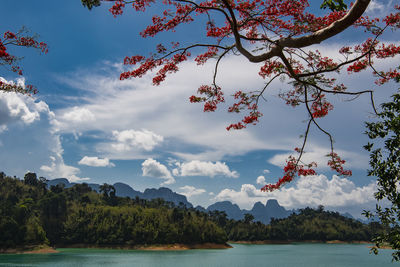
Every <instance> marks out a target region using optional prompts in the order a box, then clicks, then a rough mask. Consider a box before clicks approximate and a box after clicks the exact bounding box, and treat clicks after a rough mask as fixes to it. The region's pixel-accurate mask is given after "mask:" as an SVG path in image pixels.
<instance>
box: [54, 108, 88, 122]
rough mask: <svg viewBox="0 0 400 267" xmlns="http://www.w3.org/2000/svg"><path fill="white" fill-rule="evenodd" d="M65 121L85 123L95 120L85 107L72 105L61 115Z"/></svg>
mask: <svg viewBox="0 0 400 267" xmlns="http://www.w3.org/2000/svg"><path fill="white" fill-rule="evenodd" d="M61 120H64V121H66V122H67V123H71V122H72V123H87V122H90V121H94V120H95V116H94V114H93V113H92V112H91V111H90V110H89V109H87V108H82V107H76V106H75V107H73V108H72V109H71V110H69V111H68V112H66V113H64V114H63V115H62V116H61Z"/></svg>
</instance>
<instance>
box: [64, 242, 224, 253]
mask: <svg viewBox="0 0 400 267" xmlns="http://www.w3.org/2000/svg"><path fill="white" fill-rule="evenodd" d="M59 248H93V249H123V250H154V251H156V250H188V249H227V248H232V246H231V245H229V244H227V243H225V244H215V243H204V244H154V245H137V246H119V245H88V244H74V245H66V246H63V245H61V246H59Z"/></svg>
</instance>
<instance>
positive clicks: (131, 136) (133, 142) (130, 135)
mask: <svg viewBox="0 0 400 267" xmlns="http://www.w3.org/2000/svg"><path fill="white" fill-rule="evenodd" d="M112 134H113V137H114V139H115V140H116V141H117V142H116V143H113V144H112V145H111V146H112V148H114V149H115V150H117V151H129V150H132V149H134V148H139V149H144V150H146V151H151V150H153V149H154V147H155V146H157V145H159V144H160V143H161V142H163V141H164V138H163V137H162V136H161V135H158V134H155V133H153V132H152V131H149V130H141V131H135V130H124V131H113V132H112Z"/></svg>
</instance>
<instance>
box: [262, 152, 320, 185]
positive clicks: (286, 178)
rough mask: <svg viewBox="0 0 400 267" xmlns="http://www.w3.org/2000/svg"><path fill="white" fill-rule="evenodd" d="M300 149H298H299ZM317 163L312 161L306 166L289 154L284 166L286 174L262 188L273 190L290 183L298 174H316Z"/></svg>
mask: <svg viewBox="0 0 400 267" xmlns="http://www.w3.org/2000/svg"><path fill="white" fill-rule="evenodd" d="M297 151H298V150H297ZM316 166H317V164H316V163H315V162H312V163H310V164H308V165H307V167H306V168H305V167H304V165H301V164H299V163H298V160H297V159H296V158H295V157H293V156H289V158H288V160H286V166H285V167H284V168H283V172H284V175H283V177H282V178H280V179H279V180H278V182H277V183H275V184H267V185H265V186H264V187H262V188H261V191H269V192H272V191H274V190H276V189H279V188H281V187H282V186H283V185H285V184H287V183H290V182H291V181H292V180H293V179H294V178H295V177H296V175H298V176H309V175H315V174H316V172H315V170H314V169H313V168H315V167H316Z"/></svg>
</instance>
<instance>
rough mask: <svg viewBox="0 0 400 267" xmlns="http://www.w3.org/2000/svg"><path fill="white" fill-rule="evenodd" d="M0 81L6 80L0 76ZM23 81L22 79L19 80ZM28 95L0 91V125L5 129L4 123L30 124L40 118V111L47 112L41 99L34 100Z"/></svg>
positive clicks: (46, 107) (45, 105)
mask: <svg viewBox="0 0 400 267" xmlns="http://www.w3.org/2000/svg"><path fill="white" fill-rule="evenodd" d="M0 81H2V82H8V81H6V80H5V79H3V78H1V77H0ZM19 83H23V81H19ZM29 98H30V97H29V96H25V95H21V94H16V93H12V92H0V126H1V129H2V131H5V130H6V129H7V128H6V124H10V123H13V122H22V123H23V124H26V125H27V124H32V123H33V122H35V121H37V120H40V113H43V112H47V111H48V110H49V109H48V106H47V104H46V103H44V102H43V101H39V102H35V101H32V100H33V99H32V98H31V99H29Z"/></svg>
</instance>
